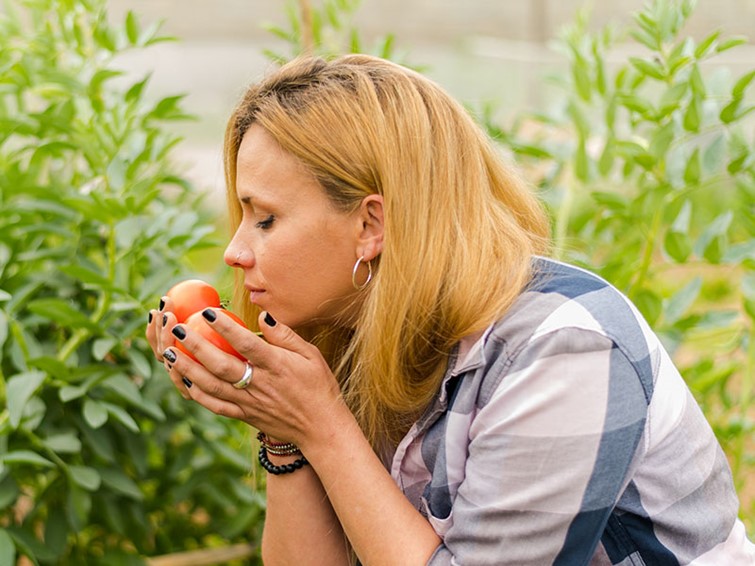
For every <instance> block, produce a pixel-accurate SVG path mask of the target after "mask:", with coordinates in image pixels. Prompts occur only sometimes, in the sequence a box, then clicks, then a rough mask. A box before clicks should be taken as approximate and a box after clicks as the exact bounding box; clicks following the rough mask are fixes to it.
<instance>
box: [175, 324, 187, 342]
mask: <svg viewBox="0 0 755 566" xmlns="http://www.w3.org/2000/svg"><path fill="white" fill-rule="evenodd" d="M173 336H175V337H176V338H178V339H179V340H183V339H184V338H186V331H185V330H184V329H183V327H181V326H174V327H173Z"/></svg>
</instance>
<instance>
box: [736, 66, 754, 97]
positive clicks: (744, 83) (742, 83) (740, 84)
mask: <svg viewBox="0 0 755 566" xmlns="http://www.w3.org/2000/svg"><path fill="white" fill-rule="evenodd" d="M752 79H755V71H750V72H749V73H747V74H746V75H744V76H742V77H741V78H740V79H739V80H738V81H737V82H736V84H735V85H734V88H733V89H732V90H731V95H732V96H733V97H734V98H742V97H743V96H744V93H745V90H747V87H748V86H750V83H751V82H752Z"/></svg>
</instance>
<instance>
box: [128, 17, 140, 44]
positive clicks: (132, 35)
mask: <svg viewBox="0 0 755 566" xmlns="http://www.w3.org/2000/svg"><path fill="white" fill-rule="evenodd" d="M126 37H127V38H128V41H129V43H131V45H136V44H137V42H138V41H139V21H138V20H137V19H136V14H134V12H133V10H129V11H128V13H127V14H126Z"/></svg>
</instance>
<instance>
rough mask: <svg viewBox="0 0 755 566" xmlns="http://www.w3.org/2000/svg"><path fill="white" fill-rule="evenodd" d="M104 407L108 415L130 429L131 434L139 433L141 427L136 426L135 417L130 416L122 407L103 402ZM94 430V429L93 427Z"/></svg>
mask: <svg viewBox="0 0 755 566" xmlns="http://www.w3.org/2000/svg"><path fill="white" fill-rule="evenodd" d="M102 405H103V406H104V407H105V408H106V409H107V412H108V414H110V416H112V417H113V418H115V420H117V421H118V422H120V423H121V424H122V425H123V426H125V427H126V428H127V429H129V430H130V431H131V432H135V433H138V432H139V425H138V424H136V421H135V420H134V417H132V416H131V415H130V414H128V413H127V412H126V411H125V410H124V409H123V408H122V407H119V406H118V405H113V404H112V403H105V402H102ZM92 428H94V427H92Z"/></svg>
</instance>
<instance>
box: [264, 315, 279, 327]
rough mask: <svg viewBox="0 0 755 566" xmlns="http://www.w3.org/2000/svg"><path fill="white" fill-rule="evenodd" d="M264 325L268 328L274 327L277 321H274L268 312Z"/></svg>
mask: <svg viewBox="0 0 755 566" xmlns="http://www.w3.org/2000/svg"><path fill="white" fill-rule="evenodd" d="M265 324H267V325H268V326H275V325H276V324H278V321H277V320H275V319H274V318H273V317H272V315H271V314H270V313H269V312H266V313H265Z"/></svg>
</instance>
